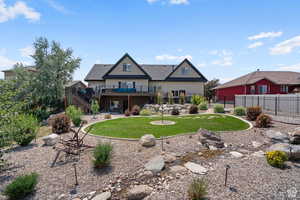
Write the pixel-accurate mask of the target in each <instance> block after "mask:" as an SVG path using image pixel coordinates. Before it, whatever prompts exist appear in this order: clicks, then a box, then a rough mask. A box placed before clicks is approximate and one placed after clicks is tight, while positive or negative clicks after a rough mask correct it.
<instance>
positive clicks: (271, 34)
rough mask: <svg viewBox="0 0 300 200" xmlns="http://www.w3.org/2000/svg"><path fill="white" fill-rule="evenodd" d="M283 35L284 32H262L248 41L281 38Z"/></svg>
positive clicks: (250, 37)
mask: <svg viewBox="0 0 300 200" xmlns="http://www.w3.org/2000/svg"><path fill="white" fill-rule="evenodd" d="M281 35H282V32H281V31H279V32H261V33H259V34H257V35H253V36H249V37H248V40H259V39H263V38H275V37H280V36H281Z"/></svg>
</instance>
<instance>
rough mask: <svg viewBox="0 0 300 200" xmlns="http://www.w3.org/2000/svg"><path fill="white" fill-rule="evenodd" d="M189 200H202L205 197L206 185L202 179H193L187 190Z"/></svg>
mask: <svg viewBox="0 0 300 200" xmlns="http://www.w3.org/2000/svg"><path fill="white" fill-rule="evenodd" d="M188 195H189V198H190V200H202V199H204V198H205V196H206V195H207V184H206V182H205V181H204V180H203V179H199V178H197V179H194V180H193V182H192V183H191V185H190V187H189V189H188Z"/></svg>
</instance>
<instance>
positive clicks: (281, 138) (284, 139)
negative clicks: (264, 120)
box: [266, 130, 289, 143]
mask: <svg viewBox="0 0 300 200" xmlns="http://www.w3.org/2000/svg"><path fill="white" fill-rule="evenodd" d="M266 136H267V137H268V138H270V139H271V141H272V142H273V143H288V142H289V137H288V136H287V135H286V134H283V133H281V132H279V131H273V130H268V131H267V132H266Z"/></svg>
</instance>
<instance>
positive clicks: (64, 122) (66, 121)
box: [52, 114, 71, 134]
mask: <svg viewBox="0 0 300 200" xmlns="http://www.w3.org/2000/svg"><path fill="white" fill-rule="evenodd" d="M70 126H71V121H70V118H69V117H68V116H67V115H65V114H58V115H56V116H55V117H53V120H52V132H53V133H57V134H62V133H67V132H69V130H70Z"/></svg>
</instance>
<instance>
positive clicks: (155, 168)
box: [145, 156, 165, 173]
mask: <svg viewBox="0 0 300 200" xmlns="http://www.w3.org/2000/svg"><path fill="white" fill-rule="evenodd" d="M164 167H165V161H164V158H163V157H162V156H156V157H154V158H152V159H151V160H149V161H148V162H147V163H146V164H145V168H146V170H149V171H152V172H153V173H159V172H161V170H163V168H164Z"/></svg>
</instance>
